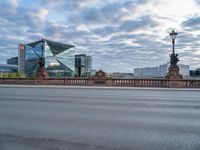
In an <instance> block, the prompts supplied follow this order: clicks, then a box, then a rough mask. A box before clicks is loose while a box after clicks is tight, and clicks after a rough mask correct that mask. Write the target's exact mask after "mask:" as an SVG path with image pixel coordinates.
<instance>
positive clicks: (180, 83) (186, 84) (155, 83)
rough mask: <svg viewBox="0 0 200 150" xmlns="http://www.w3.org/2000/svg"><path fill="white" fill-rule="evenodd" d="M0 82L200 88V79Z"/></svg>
mask: <svg viewBox="0 0 200 150" xmlns="http://www.w3.org/2000/svg"><path fill="white" fill-rule="evenodd" d="M0 84H22V85H74V86H76V85H79V86H125V87H161V88H162V87H163V88H165V87H182V88H200V80H177V81H176V80H172V81H171V80H166V79H113V78H45V79H39V78H38V79H37V78H0Z"/></svg>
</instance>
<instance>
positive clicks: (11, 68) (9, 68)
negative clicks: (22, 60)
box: [0, 64, 17, 73]
mask: <svg viewBox="0 0 200 150" xmlns="http://www.w3.org/2000/svg"><path fill="white" fill-rule="evenodd" d="M0 73H17V65H8V64H0Z"/></svg>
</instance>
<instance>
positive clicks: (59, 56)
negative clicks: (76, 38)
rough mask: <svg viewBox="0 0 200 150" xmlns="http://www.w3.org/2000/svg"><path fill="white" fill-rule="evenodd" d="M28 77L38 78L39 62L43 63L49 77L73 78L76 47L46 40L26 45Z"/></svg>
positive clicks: (26, 71)
mask: <svg viewBox="0 0 200 150" xmlns="http://www.w3.org/2000/svg"><path fill="white" fill-rule="evenodd" d="M25 49H26V54H25V56H26V57H25V73H26V76H29V77H34V76H36V74H37V72H38V69H39V62H40V61H43V63H44V64H45V68H46V69H47V72H48V75H49V77H73V76H74V70H75V67H74V66H75V64H74V63H75V47H74V46H72V45H67V44H63V43H58V42H53V41H49V40H46V39H42V40H40V41H36V42H33V43H29V44H26V45H25Z"/></svg>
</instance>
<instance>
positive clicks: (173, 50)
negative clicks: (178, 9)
mask: <svg viewBox="0 0 200 150" xmlns="http://www.w3.org/2000/svg"><path fill="white" fill-rule="evenodd" d="M177 34H178V33H177V32H175V31H174V29H173V30H172V32H171V33H169V35H170V37H171V39H172V54H173V55H175V39H176V36H177Z"/></svg>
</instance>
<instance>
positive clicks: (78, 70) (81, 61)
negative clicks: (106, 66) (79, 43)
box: [75, 54, 92, 77]
mask: <svg viewBox="0 0 200 150" xmlns="http://www.w3.org/2000/svg"><path fill="white" fill-rule="evenodd" d="M91 75H92V57H91V56H87V55H86V54H79V55H75V76H76V77H90V76H91Z"/></svg>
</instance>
